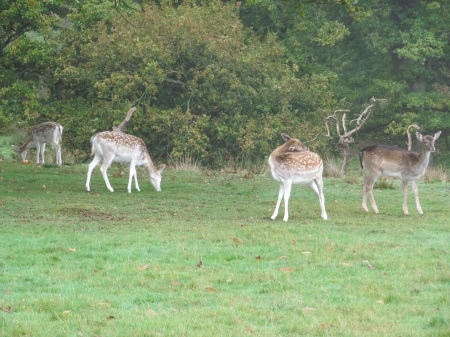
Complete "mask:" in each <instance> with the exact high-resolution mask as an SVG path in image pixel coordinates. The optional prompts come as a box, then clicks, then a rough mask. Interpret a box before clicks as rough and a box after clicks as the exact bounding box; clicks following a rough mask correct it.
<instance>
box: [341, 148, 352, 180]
mask: <svg viewBox="0 0 450 337" xmlns="http://www.w3.org/2000/svg"><path fill="white" fill-rule="evenodd" d="M341 146H342V148H343V149H344V158H343V160H342V172H341V173H342V176H343V177H345V176H346V175H347V169H348V164H349V161H350V145H348V143H342V144H341Z"/></svg>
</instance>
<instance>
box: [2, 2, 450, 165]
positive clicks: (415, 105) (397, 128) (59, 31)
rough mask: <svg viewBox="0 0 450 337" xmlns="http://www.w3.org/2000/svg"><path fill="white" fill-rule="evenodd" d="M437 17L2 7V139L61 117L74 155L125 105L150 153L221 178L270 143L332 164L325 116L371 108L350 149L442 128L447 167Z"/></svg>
mask: <svg viewBox="0 0 450 337" xmlns="http://www.w3.org/2000/svg"><path fill="white" fill-rule="evenodd" d="M449 22H450V3H449V2H448V1H446V0H440V1H429V0H427V1H424V0H422V1H419V0H408V1H406V0H359V1H354V2H350V1H335V0H326V1H301V0H295V1H289V2H285V1H277V0H258V1H256V0H253V1H248V2H245V1H239V2H219V1H202V0H198V1H184V2H181V1H178V2H167V1H158V2H154V1H147V0H141V1H131V0H100V1H79V2H76V1H67V0H66V1H63V0H41V1H32V2H30V1H26V0H0V44H1V45H0V77H1V81H0V86H1V88H0V129H1V130H2V133H4V134H5V133H10V132H11V130H13V129H14V128H15V129H17V128H19V129H24V128H28V127H29V126H31V125H34V124H36V123H39V122H43V121H50V120H51V121H55V122H58V123H60V124H62V125H63V126H64V130H65V133H64V136H63V142H64V147H65V148H69V149H71V151H72V152H74V154H76V155H77V156H78V158H80V160H81V159H83V158H86V157H87V156H88V155H89V150H90V149H89V139H90V137H91V136H92V135H94V134H95V133H96V132H98V131H103V130H111V129H112V127H113V125H115V126H117V125H119V124H120V122H121V121H122V120H123V119H124V117H125V115H126V113H127V111H128V110H129V109H130V107H132V106H136V107H137V110H136V113H135V114H134V116H133V118H132V119H131V121H130V123H129V125H128V127H127V132H128V133H131V134H134V135H136V136H139V137H141V138H142V139H143V140H144V141H145V142H146V143H147V146H148V149H149V151H150V153H151V154H152V156H153V157H154V158H156V159H157V160H159V159H160V160H167V159H169V158H174V159H176V158H180V157H182V156H186V155H189V156H192V157H194V158H197V159H198V160H200V161H201V162H202V163H203V164H205V165H208V166H212V167H220V166H223V165H225V164H230V163H233V162H240V161H242V160H257V159H261V158H266V157H267V156H268V155H269V154H270V152H271V151H272V149H273V148H274V147H275V146H277V145H278V144H279V143H280V142H281V139H280V134H281V133H282V132H285V133H288V134H290V135H292V136H295V137H297V138H300V139H301V140H302V141H308V140H313V141H312V142H310V143H308V146H309V147H310V148H314V150H315V151H317V152H319V153H321V154H322V155H333V154H336V153H337V152H338V151H339V150H340V149H339V147H338V146H337V145H336V143H337V137H335V138H331V139H330V138H327V137H325V136H324V134H326V128H325V123H324V119H325V118H326V117H327V116H330V115H332V114H333V112H334V111H335V110H338V109H346V110H350V113H349V115H348V116H349V118H348V120H349V121H350V120H351V119H353V118H351V116H352V115H355V116H356V115H358V114H359V113H361V112H362V111H363V110H364V109H365V107H367V106H368V105H369V104H371V98H372V97H375V98H377V99H386V100H387V101H386V102H384V103H377V106H376V107H375V110H374V112H373V115H372V116H371V119H370V120H369V121H368V123H367V125H365V127H364V129H363V130H362V131H360V132H359V133H358V135H357V137H355V138H356V140H357V142H359V144H357V145H356V146H355V150H356V149H359V148H360V147H361V146H362V145H363V144H365V143H368V142H383V143H388V144H396V145H398V146H403V147H405V148H406V141H407V137H406V129H407V127H408V126H409V125H411V124H417V125H419V126H420V127H421V130H422V131H423V132H424V133H434V132H436V131H439V130H441V131H442V132H443V133H442V135H441V139H440V142H439V143H440V144H437V147H438V149H439V151H437V153H436V154H435V159H436V160H439V161H440V162H444V161H445V158H446V157H448V152H449V149H450V144H449V141H448V136H449V134H450V43H449V42H450V25H449V24H448V23H449ZM349 127H353V126H352V125H351V124H349ZM332 131H334V130H332ZM317 135H319V136H317ZM334 136H336V135H334Z"/></svg>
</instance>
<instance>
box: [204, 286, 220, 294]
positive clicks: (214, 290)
mask: <svg viewBox="0 0 450 337" xmlns="http://www.w3.org/2000/svg"><path fill="white" fill-rule="evenodd" d="M205 289H206V290H208V291H209V292H211V293H216V292H217V290H216V289H214V288H211V287H207V288H205Z"/></svg>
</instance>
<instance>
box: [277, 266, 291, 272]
mask: <svg viewBox="0 0 450 337" xmlns="http://www.w3.org/2000/svg"><path fill="white" fill-rule="evenodd" d="M278 270H279V271H282V272H284V273H291V272H292V271H293V270H294V269H293V268H287V267H283V268H278Z"/></svg>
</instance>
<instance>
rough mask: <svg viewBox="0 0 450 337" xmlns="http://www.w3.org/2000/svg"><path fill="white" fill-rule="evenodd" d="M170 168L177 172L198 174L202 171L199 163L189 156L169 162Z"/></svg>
mask: <svg viewBox="0 0 450 337" xmlns="http://www.w3.org/2000/svg"><path fill="white" fill-rule="evenodd" d="M169 166H172V167H173V168H174V169H175V170H179V171H189V172H196V171H201V170H202V167H201V165H200V163H199V161H198V160H197V159H195V158H193V157H192V156H191V155H189V154H187V155H183V156H182V157H180V158H177V159H173V160H171V161H169Z"/></svg>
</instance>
